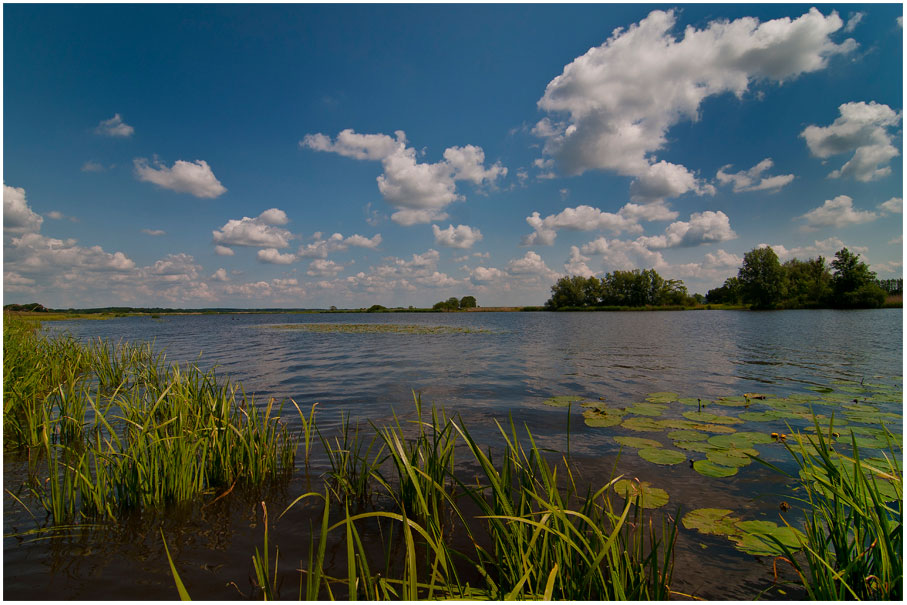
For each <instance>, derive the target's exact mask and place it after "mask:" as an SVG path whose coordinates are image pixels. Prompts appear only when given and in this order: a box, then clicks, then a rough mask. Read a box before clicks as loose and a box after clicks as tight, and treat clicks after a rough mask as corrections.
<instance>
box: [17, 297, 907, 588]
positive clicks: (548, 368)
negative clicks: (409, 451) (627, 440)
mask: <svg viewBox="0 0 907 605" xmlns="http://www.w3.org/2000/svg"><path fill="white" fill-rule="evenodd" d="M353 326H355V328H354V327H353ZM400 326H405V328H400ZM46 327H47V328H48V329H49V330H51V331H53V332H59V331H68V332H70V333H72V334H73V335H75V336H77V337H78V338H81V339H92V338H98V337H100V338H104V339H110V340H111V341H113V342H117V341H120V340H123V341H132V342H136V341H153V342H154V345H155V348H156V349H158V350H163V351H165V352H166V355H167V359H168V360H170V361H181V362H182V361H194V362H197V363H198V364H199V365H200V366H202V367H203V368H209V367H216V370H217V372H218V374H223V375H228V376H230V377H231V379H233V380H234V381H235V382H241V383H242V385H243V387H244V388H245V390H246V392H247V393H254V394H255V399H256V402H258V403H261V404H265V403H267V401H268V399H269V398H270V397H274V398H277V399H278V400H287V399H289V398H292V399H293V400H295V401H296V402H297V403H298V404H299V405H300V407H302V408H303V409H307V408H308V407H310V406H311V404H312V403H314V402H318V404H319V405H318V412H317V414H318V422H319V426H320V427H321V428H322V429H323V430H325V431H331V430H333V429H336V428H337V427H338V426H339V422H340V419H341V414H342V413H349V414H350V415H351V418H352V419H353V420H354V421H357V420H358V421H360V422H362V423H367V422H368V421H371V422H374V423H375V424H377V425H381V424H384V423H388V422H390V421H392V420H393V416H394V414H397V415H399V416H401V417H408V416H411V415H412V412H413V404H412V401H413V392H414V391H415V392H418V393H421V396H422V401H423V402H424V403H425V404H434V405H436V406H438V407H443V408H444V409H445V410H446V411H447V412H448V413H453V414H459V415H461V416H462V418H463V422H464V423H465V424H466V425H467V426H468V427H469V428H470V430H471V431H472V432H473V433H474V434H475V435H476V436H477V437H478V438H479V439H480V440H482V441H487V442H489V443H492V442H494V441H495V436H496V431H497V428H496V426H495V424H494V420H498V421H500V422H502V423H505V422H508V419H509V418H512V419H513V420H514V421H515V422H516V423H517V425H518V426H522V425H525V426H527V427H528V429H529V430H531V431H532V433H533V435H534V436H536V437H537V439H538V441H539V442H540V444H541V445H542V446H543V447H546V448H551V449H552V450H561V451H563V450H565V449H566V446H567V426H568V423H569V425H570V454H571V456H572V457H574V458H575V459H576V460H578V461H580V466H581V468H582V469H583V472H584V475H585V476H586V478H587V479H588V480H590V481H592V482H593V483H598V484H603V483H605V482H606V481H607V480H608V479H609V478H610V477H611V474H612V471H613V470H614V469H616V471H617V472H618V473H623V474H626V475H628V476H633V477H639V478H640V479H642V480H645V481H649V482H651V483H653V484H654V485H657V486H658V487H660V488H663V489H665V490H666V491H667V492H668V493H669V494H670V503H669V504H668V505H667V507H666V508H667V509H671V510H672V511H676V508H677V507H678V506H679V507H681V509H682V510H687V511H688V510H692V509H696V508H701V507H706V506H708V507H719V508H728V509H733V510H734V511H735V512H736V513H737V514H738V515H739V516H742V517H745V518H747V519H771V520H774V521H778V513H779V511H778V502H779V496H778V494H779V493H781V492H783V489H784V487H785V481H784V480H783V478H782V477H781V476H779V475H778V474H777V473H774V472H772V471H770V470H769V469H767V468H765V467H763V466H761V465H759V464H750V465H748V466H746V467H744V468H740V469H739V472H737V474H735V475H734V476H732V477H724V478H712V477H704V476H703V475H701V474H699V473H698V472H696V471H695V470H694V469H693V468H691V467H690V465H688V464H686V463H683V464H676V465H670V466H666V465H661V464H653V463H651V462H650V461H648V460H646V459H643V458H642V457H641V456H640V455H638V454H637V452H636V450H634V449H633V448H627V447H624V448H623V449H621V445H620V444H619V443H618V442H617V441H615V437H626V436H631V437H643V438H656V439H661V440H664V436H663V434H662V435H661V436H659V435H658V434H656V433H655V432H653V431H648V432H647V431H645V430H642V431H639V430H634V429H628V428H627V426H626V425H624V424H619V425H615V426H608V427H602V426H598V427H595V426H588V425H587V424H585V423H584V411H589V410H590V409H591V408H592V407H593V406H595V405H598V406H600V407H603V408H604V407H608V408H612V409H620V410H621V413H622V414H626V418H631V417H634V416H635V417H638V418H641V419H645V418H647V417H664V418H674V419H677V420H679V421H680V422H683V421H682V418H689V417H691V416H684V414H688V413H691V412H696V413H697V414H700V413H701V412H700V411H699V410H700V409H702V411H703V412H707V413H714V414H716V415H718V416H720V417H722V418H721V419H722V420H726V418H725V417H726V416H729V415H738V414H739V413H740V412H741V410H743V409H746V411H747V412H750V413H751V414H750V415H749V416H748V418H750V419H747V420H745V421H744V422H743V423H740V424H737V425H735V427H734V428H735V429H737V430H739V431H759V432H763V433H766V434H768V433H769V432H776V431H777V432H787V431H788V429H787V424H786V423H788V422H789V423H790V426H791V427H792V428H804V427H806V426H807V425H808V424H810V423H807V421H806V420H804V419H802V418H799V417H797V418H794V417H793V416H788V417H785V416H784V414H783V413H780V414H778V415H777V417H775V416H772V417H771V420H767V418H768V416H765V413H773V411H774V413H777V412H778V410H782V411H783V410H784V409H786V408H784V405H787V406H788V408H790V406H799V405H806V404H808V403H809V401H810V398H813V399H815V400H817V402H818V399H819V398H820V397H825V399H824V400H822V401H821V402H818V403H822V405H821V406H820V407H821V409H817V410H816V411H817V413H819V412H821V413H823V414H827V415H830V413H831V412H832V411H835V412H836V418H840V417H842V416H844V415H845V414H847V413H850V414H851V416H853V415H854V414H858V413H860V412H859V411H855V410H856V408H854V409H853V410H850V411H849V410H848V409H847V408H844V407H843V406H844V405H847V404H848V403H849V401H848V398H849V397H850V396H851V395H853V396H854V397H864V395H863V393H864V390H865V389H869V388H870V387H868V386H867V387H865V388H864V387H863V386H862V385H860V383H861V382H865V383H866V384H867V385H870V384H872V385H879V386H878V388H879V389H882V391H880V392H883V393H884V394H885V395H886V396H876V397H868V396H865V397H864V398H865V399H867V401H870V402H871V403H872V406H873V409H874V410H877V411H878V412H879V413H882V414H889V415H893V414H901V413H902V395H901V389H902V367H903V359H902V351H903V326H902V311H901V310H900V309H881V310H865V311H833V310H819V311H812V310H810V311H776V312H749V311H739V312H738V311H687V312H622V313H544V312H534V313H482V312H470V313H446V314H445V313H412V314H409V313H400V314H348V313H343V314H246V313H236V314H224V315H185V316H167V315H163V316H161V318H159V319H152V318H149V317H124V318H117V319H111V320H106V321H68V322H56V323H49V324H46ZM392 328H393V331H392ZM397 330H399V331H397ZM660 392H671V393H675V394H677V397H676V398H680V399H683V398H691V399H692V400H697V399H698V400H701V401H702V402H704V403H705V404H706V405H705V407H704V408H700V407H699V405H698V404H693V403H692V401H691V400H690V399H688V400H687V402H686V403H679V402H677V401H674V402H673V403H670V404H667V405H664V406H662V407H659V403H658V402H657V398H656V402H655V404H654V407H653V405H652V404H648V406H649V407H646V405H642V406H641V407H634V404H637V403H645V400H646V398H648V397H650V395H651V394H653V393H660ZM865 392H866V393H869V391H868V390H866V391H865ZM744 393H758V394H762V395H766V396H767V399H766V401H767V402H780V403H776V404H775V407H774V408H771V406H770V405H769V403H766V404H763V403H762V400H753V401H752V402H747V405H746V406H745V408H739V409H738V407H739V406H738V407H734V406H735V405H736V404H734V403H733V402H732V401H727V402H725V403H724V404H721V403H717V402H716V403H712V402H713V401H715V400H718V399H719V398H721V397H731V396H738V397H739V396H742V395H743V394H744ZM791 395H795V396H797V395H799V399H796V398H795V399H794V400H793V401H794V402H795V403H792V402H791V400H789V399H787V398H789V397H790V396H791ZM568 396H569V397H570V398H573V399H575V400H576V401H575V403H572V404H571V405H570V408H569V410H570V414H569V416H568V408H567V407H566V406H565V407H556V406H557V404H559V403H565V402H566V401H567V400H566V399H564V398H565V397H568ZM555 397H558V398H561V399H556V400H553V401H552V398H555ZM676 398H675V399H676ZM782 400H783V401H786V402H787V403H785V404H784V405H782V403H783V401H782ZM583 402H585V403H586V405H585V406H584V405H582V403H583ZM552 404H555V405H552ZM741 405H742V404H741ZM857 405H859V403H858V404H857ZM863 405H867V404H866V403H865V402H864V403H863ZM626 408H631V409H630V410H626ZM290 409H291V411H292V414H287V412H286V410H285V413H284V416H286V417H287V419H288V421H289V422H290V423H291V425H293V426H294V427H296V428H298V427H299V421H298V417H297V418H296V419H295V424H294V418H293V417H294V416H296V412H295V410H294V409H292V407H291V408H290ZM798 409H799V408H798ZM634 410H635V411H634ZM760 414H761V415H762V416H760ZM587 417H588V416H587ZM703 418H704V416H703ZM757 418H758V420H756V419H757ZM888 418H893V416H888ZM858 420H859V418H858ZM728 422H730V421H728ZM851 422H852V423H853V424H855V425H856V424H858V422H857V421H855V420H851ZM862 424H863V425H869V423H866V422H864V423H862ZM637 428H639V427H637ZM642 428H645V427H644V426H643V427H642ZM889 428H890V429H891V430H892V432H894V433H896V434H897V435H900V434H901V433H902V420H901V419H900V417H898V418H897V420H896V421H893V422H892V423H891V425H890V426H889ZM666 443H668V444H670V439H668V440H667V441H666ZM756 447H757V449H758V451H759V453H760V455H761V456H762V457H764V458H765V459H767V460H770V461H774V462H776V463H779V464H782V465H783V464H784V463H785V461H786V460H787V458H786V456H785V452H784V450H783V447H782V446H780V445H779V444H777V443H770V444H760V445H758V446H756ZM619 452H620V457H619V459H618V458H617V455H618V453H619ZM898 452H900V450H898ZM696 456H698V454H695V453H693V452H690V458H691V460H692V458H694V457H696ZM700 457H701V456H700ZM297 464H298V465H300V470H303V469H302V468H301V465H302V461H301V456H300V457H299V459H298V463H297ZM4 471H5V475H6V476H7V481H6V482H9V481H10V480H11V479H12V478H15V477H17V476H18V473H21V469H18V468H17V467H16V465H15V464H14V463H13V462H5V464H4ZM313 471H314V472H315V473H316V474H317V472H318V471H319V467H317V465H316V467H314V468H313ZM7 487H9V486H8V485H7ZM303 487H304V486H303V485H302V482H301V480H298V481H296V482H295V483H293V484H291V485H290V487H289V488H288V489H287V492H288V493H287V494H286V498H288V499H290V500H292V498H293V497H294V496H295V495H298V494H299V493H302V491H303ZM278 500H280V499H279V498H278ZM4 503H5V505H4V512H5V517H4V518H5V522H4V526H5V532H4V533H5V535H7V536H8V535H9V534H10V533H14V532H15V531H22V530H23V529H24V528H27V527H28V526H29V523H30V521H29V520H28V518H27V516H26V515H24V514H23V513H22V512H21V511H20V510H19V509H20V508H21V507H19V506H18V505H17V504H16V503H15V502H13V501H12V500H11V499H10V498H9V497H8V496H7V497H6V498H5V500H4ZM255 505H256V503H255V502H247V503H244V504H236V503H234V505H233V506H232V507H231V508H229V509H224V508H223V507H221V508H217V507H213V510H203V511H201V512H199V511H195V512H193V513H192V515H191V516H189V517H186V518H177V517H179V516H178V515H169V516H167V517H164V518H162V519H160V523H164V524H165V525H166V524H171V525H178V526H180V527H185V528H186V529H185V531H184V532H183V533H182V534H181V535H182V536H183V538H184V539H182V540H180V541H179V543H178V544H176V545H172V548H175V549H176V550H177V561H178V563H179V564H180V565H181V569H182V568H186V569H187V572H186V574H185V575H184V576H183V577H184V580H186V581H187V585H189V588H190V592H191V593H192V594H193V596H194V597H195V598H207V599H232V598H240V594H239V593H240V591H239V590H238V588H234V587H231V586H229V583H230V582H236V583H237V584H239V585H240V586H242V585H243V583H245V584H246V585H247V584H248V581H247V576H248V573H249V569H250V567H249V559H250V556H251V553H252V552H254V548H255V546H257V545H260V539H261V529H260V526H259V525H258V523H259V521H260V520H259V519H258V513H257V512H256V509H255ZM281 510H282V508H281ZM282 523H283V525H282V526H278V527H276V528H275V529H274V530H273V534H272V539H273V540H275V541H277V542H278V543H279V544H280V546H281V560H282V561H283V560H284V556H285V554H284V553H285V552H286V553H287V554H286V557H287V558H286V561H290V562H292V561H293V560H294V557H296V558H295V560H296V561H299V560H300V559H302V558H304V556H305V555H304V553H303V550H302V549H301V546H300V547H298V549H297V550H298V551H299V552H298V553H297V552H295V551H294V550H293V547H292V546H289V545H288V546H285V545H284V543H285V542H292V541H293V540H288V539H286V538H284V539H283V540H281V538H280V536H281V535H283V536H291V535H293V533H294V531H298V532H299V533H300V534H302V533H305V532H307V531H308V529H304V528H303V526H305V527H307V521H305V519H303V518H301V517H300V518H296V519H295V520H294V519H287V520H285V521H282ZM294 524H296V525H294ZM155 527H156V526H155ZM155 532H156V529H155V530H153V531H151V530H149V529H148V526H147V520H146V521H143V522H141V523H137V524H136V526H135V527H125V528H118V529H117V530H116V531H110V532H107V533H105V532H100V533H99V534H98V535H103V538H99V537H98V536H95V537H84V536H83V537H78V538H73V539H70V540H68V541H63V543H60V541H58V540H51V541H43V542H28V541H26V540H23V539H21V538H10V537H5V539H4V584H5V586H4V588H5V596H6V597H7V598H13V599H19V598H26V599H36V598H48V599H57V598H76V599H89V598H107V599H109V598H123V599H136V598H140V599H171V598H175V596H176V593H175V591H174V589H173V585H172V579H171V578H170V576H169V569H167V568H166V559H164V560H163V563H164V564H163V565H161V559H160V558H159V557H160V545H159V543H160V540H159V537H160V536H159V534H156V533H155ZM155 536H156V537H155ZM300 542H302V541H300ZM732 546H733V545H731V544H730V543H729V542H728V540H726V539H724V538H721V537H716V536H704V535H702V534H698V533H696V532H693V531H688V530H685V529H683V528H681V530H680V536H679V538H678V545H677V550H676V557H677V562H676V570H675V574H674V578H675V581H674V584H673V587H674V588H675V589H677V590H680V591H681V592H686V593H690V594H695V595H697V596H700V597H704V598H709V599H740V600H743V599H746V600H748V599H752V598H754V597H755V595H756V594H757V593H758V592H759V591H761V590H763V589H765V588H767V586H768V585H769V584H770V580H771V576H772V569H771V558H766V557H760V558H757V557H754V556H753V555H750V554H746V553H742V552H739V551H737V550H735V549H734V548H733V547H732ZM297 555H298V556H297ZM287 564H288V565H292V563H287ZM136 589H139V592H136ZM289 592H290V594H291V596H292V597H293V598H295V594H296V593H295V589H294V588H293V587H290V590H289ZM773 596H774V597H775V598H783V595H773Z"/></svg>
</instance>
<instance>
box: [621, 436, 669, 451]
mask: <svg viewBox="0 0 907 605" xmlns="http://www.w3.org/2000/svg"><path fill="white" fill-rule="evenodd" d="M614 441H616V442H618V443H619V444H621V445H624V446H626V447H632V448H635V449H642V448H644V447H661V443H660V442H658V441H655V440H654V439H646V438H645V437H615V438H614Z"/></svg>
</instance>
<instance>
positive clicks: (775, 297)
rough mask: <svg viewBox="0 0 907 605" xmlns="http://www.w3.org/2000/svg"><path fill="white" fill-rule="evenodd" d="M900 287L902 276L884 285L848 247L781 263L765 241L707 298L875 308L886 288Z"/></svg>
mask: <svg viewBox="0 0 907 605" xmlns="http://www.w3.org/2000/svg"><path fill="white" fill-rule="evenodd" d="M901 288H902V281H901V280H886V281H885V282H884V287H883V285H882V284H881V283H880V282H878V281H877V280H876V274H875V273H874V272H872V271H870V270H869V266H868V265H867V264H866V263H864V262H863V261H861V260H860V255H859V254H854V253H853V252H851V251H850V250H848V249H847V248H842V249H841V250H838V251H837V252H836V253H835V258H834V260H833V261H831V263H827V262H826V260H825V258H823V257H821V256H820V257H818V258H811V259H809V260H806V261H801V260H799V259H796V258H794V259H791V260H789V261H787V262H785V263H783V264H782V263H781V262H780V261H779V260H778V256H777V255H776V254H775V251H774V250H772V249H771V248H770V247H768V246H765V247H762V248H754V249H753V250H750V251H749V252H747V253H746V254H744V255H743V265H742V266H741V267H740V270H739V271H738V272H737V276H736V277H729V278H728V279H727V280H725V282H724V284H723V285H722V286H721V287H720V288H714V289H712V290H709V292H708V294H707V295H706V301H707V302H708V303H712V304H722V303H723V304H744V305H749V306H750V307H752V308H754V309H775V308H778V307H784V308H788V309H796V308H816V307H833V308H845V309H853V308H875V307H880V306H882V304H883V303H884V302H885V296H886V294H887V293H891V292H894V291H900V290H901Z"/></svg>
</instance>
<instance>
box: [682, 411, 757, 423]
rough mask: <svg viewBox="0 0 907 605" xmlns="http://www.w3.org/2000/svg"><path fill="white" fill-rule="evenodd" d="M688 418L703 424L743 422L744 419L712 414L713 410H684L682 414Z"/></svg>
mask: <svg viewBox="0 0 907 605" xmlns="http://www.w3.org/2000/svg"><path fill="white" fill-rule="evenodd" d="M681 416H683V417H684V418H686V419H687V420H692V421H693V422H701V423H703V424H741V423H743V421H742V420H740V419H738V418H734V417H733V416H720V415H718V414H712V413H711V412H693V411H689V412H684V413H683V414H681Z"/></svg>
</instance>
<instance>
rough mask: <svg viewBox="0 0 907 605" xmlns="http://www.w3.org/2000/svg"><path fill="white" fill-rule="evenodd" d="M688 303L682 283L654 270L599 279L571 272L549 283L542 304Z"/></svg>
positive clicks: (580, 305) (563, 305) (640, 304)
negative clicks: (662, 275) (545, 297)
mask: <svg viewBox="0 0 907 605" xmlns="http://www.w3.org/2000/svg"><path fill="white" fill-rule="evenodd" d="M690 303H691V297H690V296H689V295H688V294H687V289H686V286H684V285H683V282H682V281H680V280H675V279H664V278H663V277H661V276H660V275H659V274H658V273H657V272H656V271H655V269H646V270H644V271H641V270H639V269H634V270H632V271H614V272H612V273H606V274H605V275H604V276H603V277H602V278H601V279H599V278H597V277H595V276H594V275H593V276H591V277H583V276H582V275H572V276H570V277H562V278H561V279H559V280H557V283H555V284H554V285H553V286H551V298H549V299H548V301H547V302H546V303H545V307H546V308H548V309H551V310H556V309H563V308H583V307H612V306H617V307H645V306H666V305H686V304H690Z"/></svg>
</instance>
